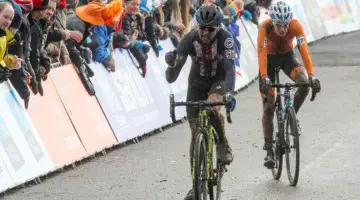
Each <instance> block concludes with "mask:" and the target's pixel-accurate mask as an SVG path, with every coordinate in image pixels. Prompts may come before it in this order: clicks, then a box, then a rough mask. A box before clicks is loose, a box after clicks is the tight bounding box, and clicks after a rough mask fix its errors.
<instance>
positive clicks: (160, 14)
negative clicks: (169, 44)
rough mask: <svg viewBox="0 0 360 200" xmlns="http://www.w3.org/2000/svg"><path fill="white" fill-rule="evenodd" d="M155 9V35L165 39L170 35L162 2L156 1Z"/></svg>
mask: <svg viewBox="0 0 360 200" xmlns="http://www.w3.org/2000/svg"><path fill="white" fill-rule="evenodd" d="M153 6H154V11H153V19H154V23H155V24H154V32H155V37H156V38H157V39H160V40H165V39H167V38H168V37H169V36H170V30H169V28H167V27H165V16H164V11H163V9H162V6H163V5H162V4H161V3H160V1H159V2H155V1H154V5H153Z"/></svg>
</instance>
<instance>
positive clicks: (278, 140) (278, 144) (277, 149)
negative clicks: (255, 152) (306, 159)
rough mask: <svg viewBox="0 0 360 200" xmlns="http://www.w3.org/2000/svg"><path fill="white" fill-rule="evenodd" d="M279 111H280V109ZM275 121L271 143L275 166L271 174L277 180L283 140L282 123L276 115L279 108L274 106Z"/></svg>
mask: <svg viewBox="0 0 360 200" xmlns="http://www.w3.org/2000/svg"><path fill="white" fill-rule="evenodd" d="M280 112H281V111H280ZM275 114H276V116H275V120H274V121H275V123H274V125H275V124H276V125H277V128H276V127H274V130H275V142H274V143H273V151H274V160H275V166H274V168H272V169H271V172H272V175H273V177H274V179H275V180H279V179H280V177H281V172H282V164H283V148H282V147H283V141H284V125H283V124H282V123H280V122H279V119H278V115H279V110H278V107H276V111H275Z"/></svg>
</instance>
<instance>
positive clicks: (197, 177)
mask: <svg viewBox="0 0 360 200" xmlns="http://www.w3.org/2000/svg"><path fill="white" fill-rule="evenodd" d="M205 134H206V133H204V132H198V133H197V136H196V140H195V147H194V159H195V161H194V162H195V166H194V191H195V200H207V197H208V191H207V188H208V182H209V181H208V180H207V175H208V174H207V168H206V167H207V159H206V153H207V143H206V140H205ZM202 171H203V172H204V173H201V172H202ZM201 195H202V198H201Z"/></svg>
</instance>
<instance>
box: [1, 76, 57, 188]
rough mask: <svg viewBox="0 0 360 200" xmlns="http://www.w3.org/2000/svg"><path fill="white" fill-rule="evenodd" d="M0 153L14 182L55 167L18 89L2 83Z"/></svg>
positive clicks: (26, 179)
mask: <svg viewBox="0 0 360 200" xmlns="http://www.w3.org/2000/svg"><path fill="white" fill-rule="evenodd" d="M0 113H1V114H0V129H1V130H0V143H1V145H0V146H1V147H0V155H1V158H2V160H3V162H4V163H5V165H6V169H7V171H8V173H9V174H10V176H11V177H12V179H13V181H14V183H15V184H21V183H24V182H26V181H28V180H31V179H33V178H35V177H37V176H38V175H40V174H46V173H48V172H50V171H51V170H53V169H54V166H53V163H52V162H51V160H50V159H49V156H48V154H47V151H46V149H45V147H44V146H43V144H42V141H41V139H40V137H39V136H38V135H37V133H36V130H35V129H34V127H33V125H32V123H31V121H30V119H29V117H28V116H27V115H26V113H25V110H24V109H23V107H22V106H21V104H20V102H19V99H17V97H16V95H15V91H14V90H13V89H12V88H11V86H10V85H9V84H8V83H3V84H0Z"/></svg>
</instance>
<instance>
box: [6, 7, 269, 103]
mask: <svg viewBox="0 0 360 200" xmlns="http://www.w3.org/2000/svg"><path fill="white" fill-rule="evenodd" d="M204 3H214V4H216V5H218V6H220V7H221V8H222V9H223V12H224V14H225V15H226V16H227V17H226V19H225V20H224V26H225V27H227V28H228V30H229V31H230V32H231V33H232V34H233V36H234V38H235V39H236V37H237V36H238V34H239V30H238V26H237V25H236V23H235V21H236V20H237V18H238V17H240V16H241V15H244V17H245V18H246V19H247V20H250V21H252V22H253V23H254V24H256V25H258V18H259V16H260V12H259V7H260V6H263V7H265V8H266V7H268V6H269V5H270V3H271V0H216V1H215V0H166V1H165V0H112V1H111V0H109V1H106V0H102V1H98V0H94V1H91V0H0V65H1V66H0V83H3V82H4V81H8V80H9V81H10V82H11V83H12V85H13V86H14V88H15V89H16V91H17V92H18V94H19V96H20V97H21V98H22V99H23V100H24V104H25V107H26V108H27V107H28V105H29V100H30V92H32V93H33V94H34V95H38V94H39V95H41V96H43V95H44V92H45V91H44V89H43V87H42V82H43V81H46V80H47V76H48V74H49V72H50V71H51V69H52V68H53V65H52V64H54V63H58V64H60V66H63V65H68V64H73V65H74V66H75V67H76V69H77V72H78V73H79V75H81V76H86V77H88V78H89V77H92V76H94V73H93V72H92V70H91V69H90V68H89V66H88V64H90V63H91V62H98V63H101V64H102V65H103V67H104V68H105V69H107V70H108V71H109V73H111V72H115V71H116V68H119V67H121V64H117V65H116V64H115V62H114V57H113V54H112V52H113V51H114V49H116V48H121V49H124V50H126V51H129V52H130V53H131V54H132V56H133V57H134V58H135V59H136V61H137V64H138V67H139V69H140V71H141V73H140V74H141V75H142V76H143V77H144V78H145V76H146V71H147V68H148V66H147V63H146V62H147V58H148V53H149V52H150V50H151V49H152V51H154V52H155V54H156V56H159V51H160V50H161V46H160V45H159V41H160V40H166V39H168V38H169V39H171V41H172V43H173V44H174V46H175V47H176V46H177V44H178V43H179V41H180V40H181V39H182V37H183V36H184V34H186V33H187V32H189V31H190V30H191V29H193V28H196V23H195V20H193V15H194V13H195V11H196V9H197V8H199V6H200V5H201V4H204ZM238 48H239V49H238V51H240V43H238ZM239 53H240V52H239Z"/></svg>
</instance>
